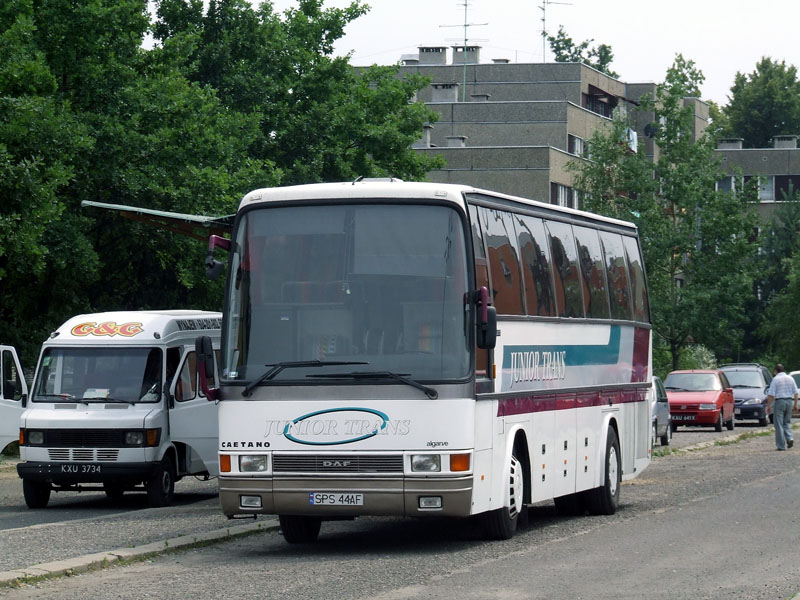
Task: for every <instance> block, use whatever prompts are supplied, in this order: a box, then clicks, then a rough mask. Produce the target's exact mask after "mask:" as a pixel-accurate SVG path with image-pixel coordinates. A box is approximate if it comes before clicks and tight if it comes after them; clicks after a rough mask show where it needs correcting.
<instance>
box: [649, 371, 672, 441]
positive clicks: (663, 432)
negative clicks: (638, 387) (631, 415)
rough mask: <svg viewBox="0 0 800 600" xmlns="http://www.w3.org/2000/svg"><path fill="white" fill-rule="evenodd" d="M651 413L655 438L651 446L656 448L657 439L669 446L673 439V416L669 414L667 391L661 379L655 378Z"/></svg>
mask: <svg viewBox="0 0 800 600" xmlns="http://www.w3.org/2000/svg"><path fill="white" fill-rule="evenodd" d="M651 413H652V415H653V437H652V440H651V442H652V443H651V446H655V444H656V439H658V440H660V441H661V445H662V446H669V441H670V440H671V439H672V416H671V415H670V412H669V402H668V401H667V391H666V390H665V389H664V384H663V383H662V382H661V378H660V377H656V376H655V375H654V376H653V393H652V397H651Z"/></svg>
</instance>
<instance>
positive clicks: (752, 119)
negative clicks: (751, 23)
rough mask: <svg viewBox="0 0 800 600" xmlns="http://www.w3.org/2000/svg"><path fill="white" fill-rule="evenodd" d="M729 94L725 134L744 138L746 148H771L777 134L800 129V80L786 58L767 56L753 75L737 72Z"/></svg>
mask: <svg viewBox="0 0 800 600" xmlns="http://www.w3.org/2000/svg"><path fill="white" fill-rule="evenodd" d="M728 98H729V102H728V105H727V106H726V107H725V109H724V112H725V115H726V118H727V123H726V126H725V130H724V132H725V135H727V136H731V137H740V138H742V139H743V140H744V142H743V145H744V147H745V148H769V147H771V146H772V138H773V137H774V136H776V135H782V134H796V133H798V132H800V81H798V79H797V69H796V67H794V66H791V65H789V66H787V65H786V63H785V62H784V61H781V62H780V63H778V62H777V61H773V60H772V59H770V58H767V57H764V58H762V59H761V60H760V61H759V62H758V64H757V65H756V68H755V70H754V71H753V72H752V73H750V74H749V75H745V74H743V73H740V72H737V73H736V77H735V79H734V83H733V86H732V87H731V93H730V96H729V97H728Z"/></svg>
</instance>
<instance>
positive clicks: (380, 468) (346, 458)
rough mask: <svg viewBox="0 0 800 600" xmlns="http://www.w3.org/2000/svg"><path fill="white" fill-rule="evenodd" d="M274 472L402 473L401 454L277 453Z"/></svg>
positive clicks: (273, 460) (273, 462) (273, 467)
mask: <svg viewBox="0 0 800 600" xmlns="http://www.w3.org/2000/svg"><path fill="white" fill-rule="evenodd" d="M272 470H273V472H274V473H402V472H403V455H402V454H390V455H386V454H381V455H347V454H344V455H317V454H277V455H273V457H272Z"/></svg>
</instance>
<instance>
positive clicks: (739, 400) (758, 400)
mask: <svg viewBox="0 0 800 600" xmlns="http://www.w3.org/2000/svg"><path fill="white" fill-rule="evenodd" d="M720 370H721V371H723V372H724V373H725V375H726V376H727V377H728V381H729V382H730V384H731V387H733V399H734V401H735V403H736V418H737V419H739V420H745V419H752V420H756V421H758V424H759V425H766V424H767V422H768V420H770V417H771V416H772V415H771V414H769V413H768V412H767V389H768V388H769V384H770V382H771V381H772V374H771V373H770V372H769V369H767V368H766V367H765V366H763V365H759V364H757V363H735V364H729V365H722V366H720Z"/></svg>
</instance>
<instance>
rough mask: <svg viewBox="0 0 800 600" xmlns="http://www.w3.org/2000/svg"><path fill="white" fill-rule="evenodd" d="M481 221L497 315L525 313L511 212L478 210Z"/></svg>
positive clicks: (487, 209)
mask: <svg viewBox="0 0 800 600" xmlns="http://www.w3.org/2000/svg"><path fill="white" fill-rule="evenodd" d="M479 210H480V213H481V224H482V225H483V226H484V233H485V235H486V248H487V252H488V255H489V256H488V258H489V278H490V279H491V282H492V296H493V297H494V305H495V307H496V308H497V313H498V314H503V315H522V314H525V311H524V310H523V305H522V281H521V277H520V270H519V258H518V257H519V253H518V252H517V247H516V246H517V241H516V235H515V231H514V223H513V221H512V218H511V215H510V214H509V213H505V212H503V211H500V210H494V209H489V208H483V207H481V208H480V209H479Z"/></svg>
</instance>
